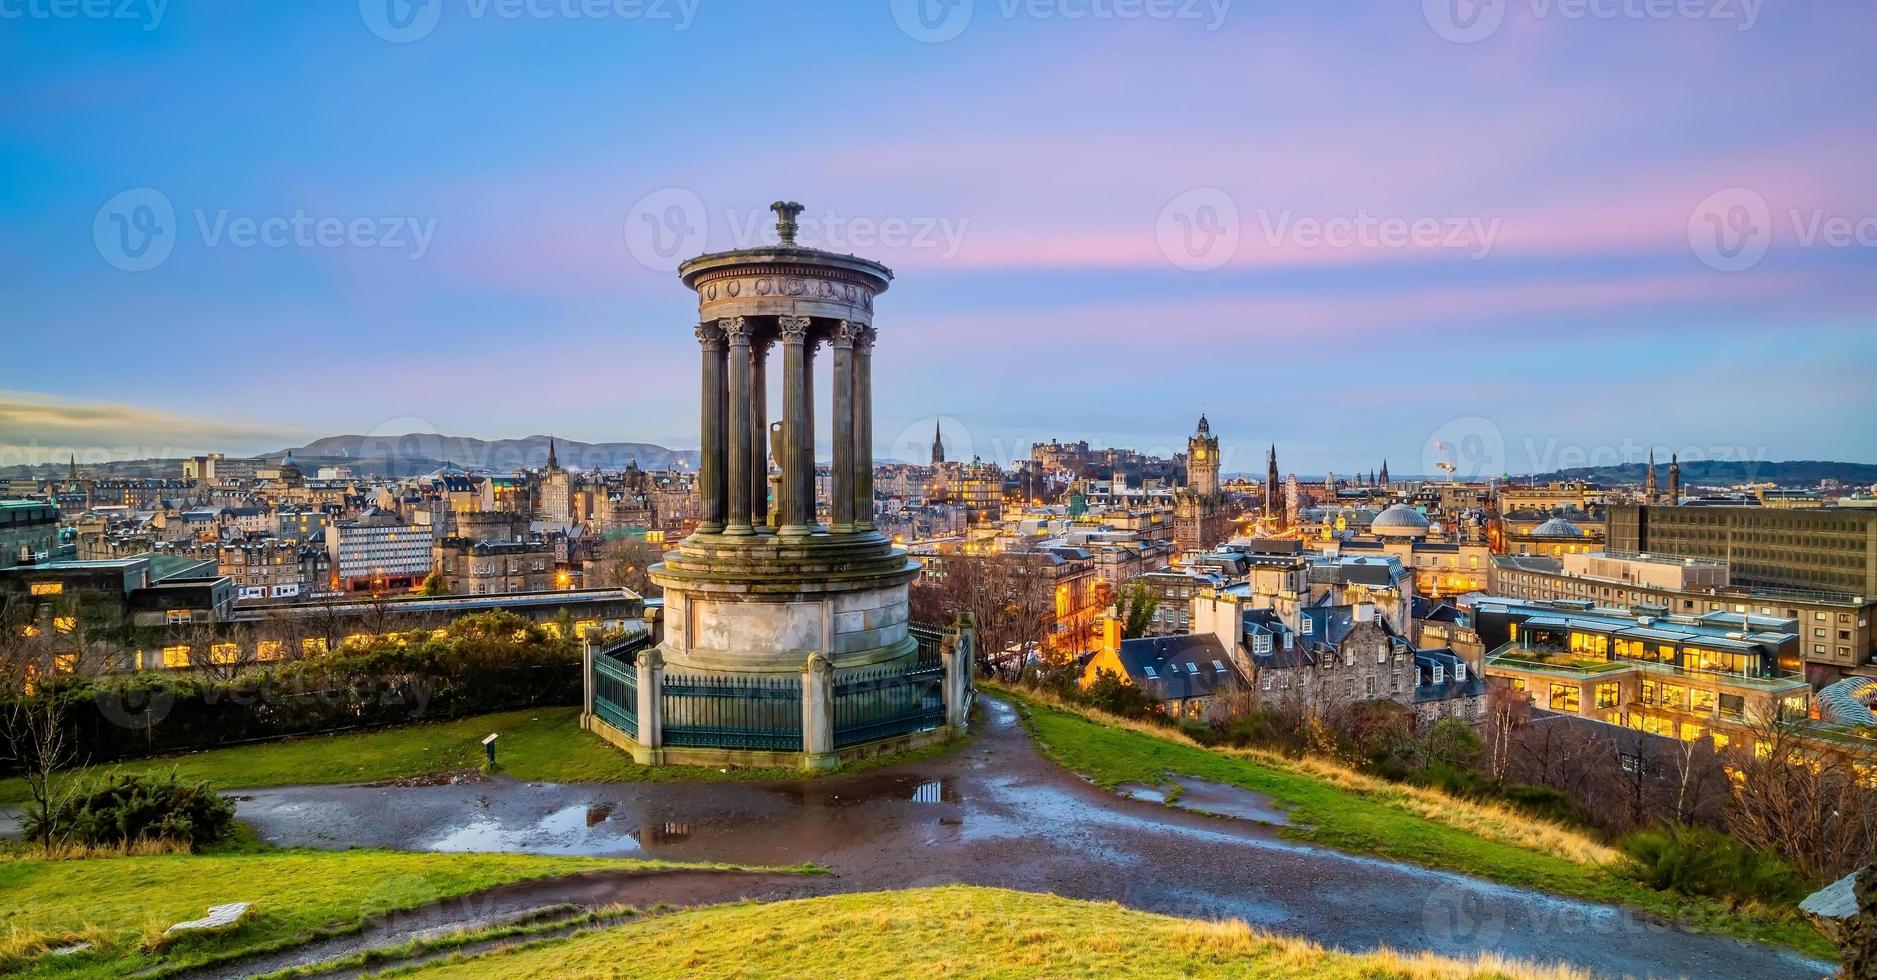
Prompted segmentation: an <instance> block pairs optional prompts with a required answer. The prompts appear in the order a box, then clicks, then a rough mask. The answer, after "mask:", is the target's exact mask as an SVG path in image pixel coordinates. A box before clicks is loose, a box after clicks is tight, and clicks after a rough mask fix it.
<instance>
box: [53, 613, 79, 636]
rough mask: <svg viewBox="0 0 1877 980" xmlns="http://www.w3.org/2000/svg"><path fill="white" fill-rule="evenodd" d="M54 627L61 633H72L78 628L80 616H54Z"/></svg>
mask: <svg viewBox="0 0 1877 980" xmlns="http://www.w3.org/2000/svg"><path fill="white" fill-rule="evenodd" d="M52 628H53V629H55V630H58V631H59V632H61V633H70V632H72V631H74V630H76V629H78V617H77V616H54V617H53V618H52Z"/></svg>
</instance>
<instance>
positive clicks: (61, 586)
mask: <svg viewBox="0 0 1877 980" xmlns="http://www.w3.org/2000/svg"><path fill="white" fill-rule="evenodd" d="M64 591H65V583H64V582H34V583H33V584H32V594H33V595H58V594H60V593H62V592H64Z"/></svg>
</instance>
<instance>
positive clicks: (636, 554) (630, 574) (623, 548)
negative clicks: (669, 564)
mask: <svg viewBox="0 0 1877 980" xmlns="http://www.w3.org/2000/svg"><path fill="white" fill-rule="evenodd" d="M664 557H665V555H664V551H663V550H662V549H661V548H659V547H658V546H657V545H654V544H651V543H650V542H648V541H646V540H645V539H644V538H642V537H624V538H617V539H615V540H611V541H608V542H606V543H605V545H603V546H602V547H601V548H600V558H599V560H598V561H597V562H595V563H594V565H595V568H594V571H593V574H592V575H591V577H590V578H589V579H588V581H587V584H588V585H590V586H595V587H599V588H612V589H631V590H632V591H633V592H635V593H637V594H639V595H641V596H648V597H651V596H658V595H662V594H663V590H662V589H660V588H659V586H658V584H657V583H655V582H653V581H652V577H651V575H650V574H649V573H648V571H647V570H648V569H650V568H651V567H652V566H653V565H656V564H658V563H659V562H660V561H663V560H664Z"/></svg>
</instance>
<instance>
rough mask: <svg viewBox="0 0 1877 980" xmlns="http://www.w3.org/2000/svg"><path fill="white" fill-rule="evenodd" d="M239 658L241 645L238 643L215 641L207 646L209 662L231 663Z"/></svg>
mask: <svg viewBox="0 0 1877 980" xmlns="http://www.w3.org/2000/svg"><path fill="white" fill-rule="evenodd" d="M240 659H241V645H240V644H238V643H217V644H215V645H213V646H211V647H209V662H210V663H215V664H232V663H234V662H236V661H238V660H240Z"/></svg>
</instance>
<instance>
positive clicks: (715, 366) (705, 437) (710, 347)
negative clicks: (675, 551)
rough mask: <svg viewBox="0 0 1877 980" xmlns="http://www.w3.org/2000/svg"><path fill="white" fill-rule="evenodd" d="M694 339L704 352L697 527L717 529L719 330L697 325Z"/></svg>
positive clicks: (720, 507) (720, 513)
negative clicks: (695, 338)
mask: <svg viewBox="0 0 1877 980" xmlns="http://www.w3.org/2000/svg"><path fill="white" fill-rule="evenodd" d="M697 342H698V346H699V347H700V348H702V350H703V354H704V370H703V383H702V387H703V397H702V399H701V401H702V403H703V406H704V413H703V418H702V420H701V421H700V424H699V429H700V434H701V442H700V448H699V450H698V460H697V495H698V515H697V516H698V521H697V529H698V530H699V531H703V532H706V533H712V534H715V533H721V532H722V531H723V520H724V489H725V486H726V483H725V479H724V476H725V474H724V462H725V460H724V445H723V443H724V431H723V410H724V399H725V392H724V388H723V350H724V338H723V331H722V330H721V329H719V328H718V326H717V325H716V324H714V323H700V324H698V325H697Z"/></svg>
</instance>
